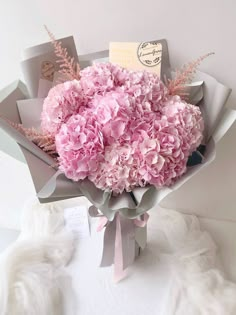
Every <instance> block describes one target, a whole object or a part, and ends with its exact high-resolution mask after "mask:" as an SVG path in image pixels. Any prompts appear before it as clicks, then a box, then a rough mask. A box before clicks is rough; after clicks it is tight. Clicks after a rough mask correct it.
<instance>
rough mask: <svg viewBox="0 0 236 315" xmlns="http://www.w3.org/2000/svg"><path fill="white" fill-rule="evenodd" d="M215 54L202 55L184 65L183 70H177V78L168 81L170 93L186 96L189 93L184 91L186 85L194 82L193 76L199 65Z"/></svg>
mask: <svg viewBox="0 0 236 315" xmlns="http://www.w3.org/2000/svg"><path fill="white" fill-rule="evenodd" d="M213 54H214V53H208V54H206V55H204V56H201V57H199V58H198V59H197V60H195V61H192V62H190V63H188V64H186V65H184V66H183V68H182V69H181V70H177V71H176V76H175V78H174V79H172V80H170V79H169V80H168V81H167V88H168V90H169V94H170V95H179V96H181V97H186V95H187V94H188V93H186V92H184V88H185V85H186V84H188V83H191V82H192V79H193V76H194V74H195V73H196V70H197V67H198V66H199V65H200V63H201V62H202V61H203V60H204V59H206V58H207V57H209V56H210V55H213Z"/></svg>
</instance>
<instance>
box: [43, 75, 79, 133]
mask: <svg viewBox="0 0 236 315" xmlns="http://www.w3.org/2000/svg"><path fill="white" fill-rule="evenodd" d="M84 104H85V100H84V97H83V93H81V88H80V85H79V82H78V81H77V80H73V81H67V82H65V83H61V84H58V85H56V86H55V87H53V88H52V89H51V90H50V91H49V93H48V96H47V97H46V99H45V100H44V103H43V111H42V115H41V128H42V130H43V131H44V132H45V133H50V134H52V135H55V134H56V133H57V132H58V131H59V129H60V127H61V125H62V124H63V123H64V122H66V121H67V120H68V119H69V118H70V117H71V115H74V114H76V113H77V112H78V109H79V107H80V106H82V105H84Z"/></svg>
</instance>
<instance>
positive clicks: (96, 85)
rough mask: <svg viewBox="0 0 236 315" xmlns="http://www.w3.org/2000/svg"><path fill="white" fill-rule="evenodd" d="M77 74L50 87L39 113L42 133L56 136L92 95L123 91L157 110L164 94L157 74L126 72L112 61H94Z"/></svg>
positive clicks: (92, 99) (82, 108)
mask: <svg viewBox="0 0 236 315" xmlns="http://www.w3.org/2000/svg"><path fill="white" fill-rule="evenodd" d="M80 75H81V79H80V80H79V81H76V80H73V81H67V82H65V83H62V84H59V85H56V86H55V87H53V88H52V89H51V90H50V92H49V94H48V96H47V97H46V99H45V101H44V104H43V111H42V115H41V122H42V123H41V127H42V130H43V131H44V132H46V133H50V134H51V135H56V134H57V132H58V130H59V129H60V127H61V125H62V124H63V123H65V122H66V121H67V120H68V119H69V118H70V116H72V115H74V114H78V113H81V112H83V111H84V110H86V109H87V108H89V107H93V106H94V97H95V96H99V95H100V96H104V95H105V94H106V93H107V92H112V91H113V92H118V93H126V94H127V95H129V96H131V97H135V99H136V102H138V103H140V104H143V105H144V106H146V105H145V103H146V102H148V104H149V105H148V106H151V108H152V109H153V110H158V108H159V106H160V105H161V103H162V101H163V100H164V99H165V97H166V95H167V89H166V88H165V86H164V84H163V83H162V81H161V80H160V79H159V77H158V76H157V75H155V74H152V73H148V72H144V71H136V72H135V71H130V70H127V69H125V68H122V67H120V66H117V65H114V64H112V63H97V64H95V65H93V66H91V67H87V68H85V69H84V70H82V71H81V73H80Z"/></svg>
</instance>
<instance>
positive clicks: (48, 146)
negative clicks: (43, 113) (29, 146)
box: [1, 116, 57, 157]
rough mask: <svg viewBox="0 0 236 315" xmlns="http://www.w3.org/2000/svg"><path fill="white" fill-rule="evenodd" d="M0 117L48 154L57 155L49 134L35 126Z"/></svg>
mask: <svg viewBox="0 0 236 315" xmlns="http://www.w3.org/2000/svg"><path fill="white" fill-rule="evenodd" d="M1 118H2V119H4V120H5V121H6V122H7V123H8V124H9V125H11V126H12V127H13V128H14V129H16V130H17V131H18V132H20V133H21V134H23V135H24V136H25V137H26V138H27V139H29V140H30V141H32V142H33V143H34V144H36V145H37V146H38V147H39V148H40V149H42V150H43V151H44V152H46V153H48V154H49V155H50V156H52V157H55V156H56V155H57V152H56V145H55V139H54V137H52V136H51V135H48V134H44V133H42V132H40V131H38V130H36V129H35V128H25V127H23V126H22V124H17V123H15V122H12V121H10V120H9V119H7V118H5V117H3V116H1Z"/></svg>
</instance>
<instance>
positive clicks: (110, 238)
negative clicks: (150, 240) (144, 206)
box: [89, 206, 149, 282]
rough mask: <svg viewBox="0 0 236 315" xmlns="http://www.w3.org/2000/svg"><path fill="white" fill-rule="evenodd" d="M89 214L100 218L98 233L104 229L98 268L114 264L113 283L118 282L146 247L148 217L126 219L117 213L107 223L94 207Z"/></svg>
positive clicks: (145, 214)
mask: <svg viewBox="0 0 236 315" xmlns="http://www.w3.org/2000/svg"><path fill="white" fill-rule="evenodd" d="M89 214H90V216H91V217H100V222H99V225H98V227H97V231H98V232H100V231H102V230H103V229H104V228H105V231H104V239H103V253H102V259H101V264H100V266H101V267H108V266H111V265H112V264H114V281H115V282H118V281H120V280H122V279H123V278H124V277H125V276H126V269H127V267H128V266H130V265H131V264H132V263H133V262H134V259H135V257H136V256H138V255H139V253H140V248H141V249H144V247H145V246H146V242H147V231H146V226H147V221H148V218H149V215H148V214H147V213H144V214H142V215H141V216H140V217H139V218H136V219H128V218H125V217H124V216H122V215H121V214H120V213H119V212H117V213H116V215H115V218H114V220H112V221H109V220H108V219H107V218H106V217H105V216H104V215H103V214H101V213H100V212H99V211H98V209H97V208H96V207H95V206H91V207H90V208H89Z"/></svg>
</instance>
